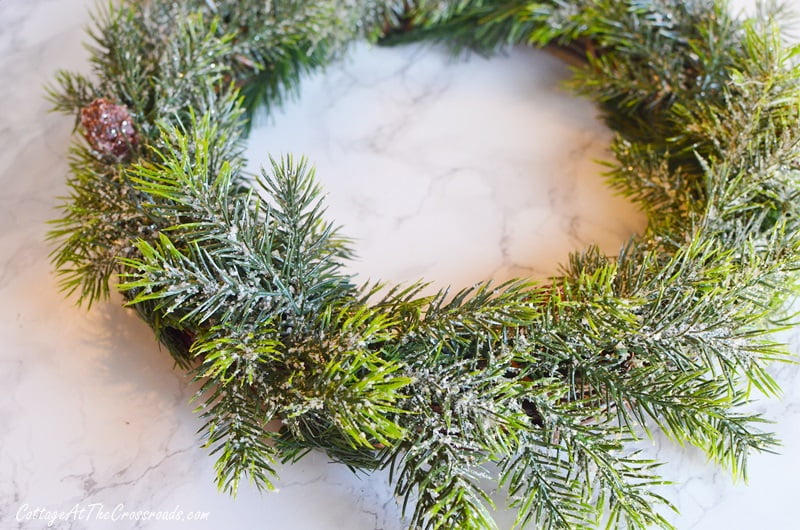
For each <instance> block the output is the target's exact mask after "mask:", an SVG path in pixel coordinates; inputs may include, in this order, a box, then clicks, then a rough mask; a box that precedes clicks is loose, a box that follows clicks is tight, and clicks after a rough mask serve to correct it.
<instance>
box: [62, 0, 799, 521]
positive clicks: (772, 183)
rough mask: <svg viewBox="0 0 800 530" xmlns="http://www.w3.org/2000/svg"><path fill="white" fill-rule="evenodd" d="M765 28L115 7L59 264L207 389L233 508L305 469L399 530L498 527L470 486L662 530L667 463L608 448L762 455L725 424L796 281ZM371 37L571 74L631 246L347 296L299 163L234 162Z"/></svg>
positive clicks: (353, 11)
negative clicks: (373, 475)
mask: <svg viewBox="0 0 800 530" xmlns="http://www.w3.org/2000/svg"><path fill="white" fill-rule="evenodd" d="M765 20H768V16H767V14H762V15H761V16H759V17H758V18H757V19H754V20H751V21H744V22H742V21H738V20H736V19H734V18H732V17H731V16H730V15H729V13H728V8H727V7H726V5H725V4H724V3H723V2H704V1H701V0H577V1H571V2H565V1H562V0H540V1H536V2H534V1H530V0H527V1H525V0H497V1H481V0H461V1H457V2H456V1H453V2H440V1H433V0H416V1H408V0H406V1H399V0H397V1H380V0H350V1H347V2H337V1H333V0H316V1H298V0H273V1H264V0H262V1H260V2H257V1H239V0H185V1H181V2H175V1H173V0H148V1H141V2H134V1H127V2H123V3H122V4H121V5H120V6H119V7H114V8H107V9H106V10H104V11H102V12H100V13H99V14H98V15H97V17H96V28H95V29H94V30H93V32H92V37H93V39H94V44H93V47H92V48H91V53H92V57H91V61H92V66H93V75H92V77H91V78H89V77H85V76H83V75H80V74H73V73H67V72H62V73H60V74H59V77H58V85H59V88H57V89H53V90H52V94H51V96H52V99H53V102H54V105H55V108H56V109H57V110H59V111H63V112H66V113H68V114H70V115H72V116H75V117H76V120H77V130H78V131H79V132H80V133H81V136H79V137H77V138H76V141H75V143H74V146H73V148H72V150H71V170H72V175H71V177H70V180H69V185H70V187H71V195H70V197H68V198H67V199H66V201H65V202H64V205H63V217H62V218H61V219H60V220H58V221H56V227H55V229H54V230H53V231H52V233H51V237H52V239H53V240H54V241H55V244H56V248H55V250H54V252H53V260H54V263H55V266H56V268H57V270H58V272H59V274H60V275H61V278H62V282H63V283H62V285H63V287H64V288H65V289H66V290H67V291H69V292H76V293H77V294H78V296H79V297H80V300H81V301H83V302H86V303H91V302H93V301H95V300H97V299H99V298H103V297H105V296H106V295H107V294H108V292H109V289H110V287H109V283H110V281H111V280H112V279H113V278H117V277H119V278H120V282H119V284H118V285H117V287H118V288H119V289H120V290H121V291H122V292H123V293H124V295H125V297H126V300H127V302H128V304H129V305H130V306H132V307H133V308H135V309H136V310H137V311H138V313H139V315H140V316H141V317H142V318H143V319H144V320H146V321H147V322H148V323H149V324H150V325H151V326H152V328H153V330H154V331H155V334H156V336H157V338H158V339H159V340H160V341H161V342H162V343H163V344H164V345H166V346H167V347H168V348H169V351H170V352H171V353H172V355H173V356H174V358H175V360H176V362H177V363H178V364H179V365H180V366H181V367H183V368H185V369H186V370H189V371H190V372H191V373H192V374H193V375H194V376H195V377H196V378H197V379H198V380H199V381H201V382H202V390H201V391H200V392H199V393H198V395H197V396H196V402H197V404H198V405H199V411H200V413H201V414H202V416H203V418H204V419H205V425H204V427H203V428H202V435H203V438H204V442H205V445H206V446H207V447H208V448H210V450H211V452H212V453H213V454H214V455H215V456H216V458H217V460H216V465H215V468H216V475H217V481H218V486H219V487H220V488H221V489H223V490H225V491H228V492H234V493H235V492H236V489H237V487H238V485H239V483H240V481H241V480H242V479H245V480H249V481H250V482H251V483H252V484H254V485H255V487H257V488H265V489H270V488H272V481H273V480H274V476H275V474H276V468H277V465H276V463H277V462H279V461H295V460H298V459H300V458H301V457H302V456H303V455H304V454H306V453H307V452H308V451H310V450H312V449H317V448H318V449H322V450H324V451H326V453H327V454H328V455H329V456H330V457H331V458H332V459H334V460H336V461H339V462H342V463H345V464H347V465H348V466H350V467H351V468H353V469H354V470H369V469H376V468H388V469H389V470H390V475H391V480H392V482H393V484H394V487H395V488H396V490H395V491H396V493H397V495H398V496H399V497H400V498H401V499H402V502H403V505H404V508H405V509H406V510H407V511H406V513H407V515H408V517H409V524H410V526H411V527H414V528H416V527H421V528H448V529H450V528H459V529H462V528H494V527H495V523H494V522H493V521H492V519H491V516H490V514H489V510H488V508H487V505H488V504H490V500H489V498H488V496H487V494H486V492H485V491H483V490H482V489H481V486H480V485H479V484H480V483H479V479H480V478H481V477H484V476H487V475H488V476H490V477H491V478H493V479H496V480H497V481H498V482H499V484H500V485H502V486H503V488H504V489H505V491H507V492H508V497H509V503H510V505H511V506H513V507H514V508H515V509H516V510H518V514H519V516H518V524H519V525H520V526H522V525H525V524H527V523H531V524H533V525H534V526H536V527H537V528H596V527H597V525H598V524H601V522H602V523H603V524H607V525H608V527H611V528H616V527H631V528H645V527H652V526H661V527H669V526H670V525H669V523H668V521H667V520H666V519H665V518H664V516H663V515H662V513H663V512H664V509H663V506H664V505H665V504H668V501H667V500H665V499H663V498H662V497H660V496H659V495H658V494H657V493H656V492H655V491H654V486H657V485H658V484H661V483H663V479H662V478H661V477H660V476H659V475H658V474H657V473H656V472H655V470H654V467H655V463H654V462H651V461H648V460H644V459H642V458H640V457H639V456H637V455H636V454H631V452H630V451H626V447H627V442H629V441H632V440H637V439H640V438H641V437H642V436H646V435H647V432H648V431H647V426H648V425H651V426H652V425H656V426H658V428H659V429H660V430H662V431H663V432H664V433H665V434H666V435H667V436H669V437H670V438H672V439H674V440H675V441H677V442H678V443H689V444H692V445H695V446H697V447H699V448H701V449H702V450H704V451H705V452H706V453H707V454H708V456H709V457H710V458H711V459H712V460H713V461H715V462H718V463H720V464H723V465H724V466H725V467H727V468H728V469H730V470H731V472H732V473H733V474H734V475H736V476H741V475H744V474H745V470H746V463H747V458H748V456H749V455H750V454H752V453H753V452H754V451H768V450H770V449H771V448H772V447H773V446H774V445H775V443H776V441H775V440H774V438H773V436H772V435H771V434H769V433H765V432H762V431H760V430H759V426H760V425H761V423H762V422H763V420H762V419H761V418H760V417H759V416H757V415H749V414H747V413H744V412H742V410H741V405H743V404H744V403H746V402H747V401H748V399H749V396H750V393H751V391H752V390H753V389H757V390H759V391H761V392H763V393H765V394H768V395H775V394H777V393H778V391H779V389H778V388H777V385H776V384H775V382H774V381H773V380H772V378H771V377H770V376H769V375H768V374H767V372H766V371H765V365H766V364H767V363H768V362H769V361H773V360H777V359H783V360H786V359H787V358H788V355H787V353H786V351H785V349H784V347H783V346H781V345H779V344H775V343H773V342H771V341H770V339H769V338H768V337H767V336H766V334H767V333H768V332H769V331H771V330H774V329H775V328H776V327H777V326H778V325H779V324H780V322H776V320H775V318H776V317H777V315H779V314H780V311H781V310H782V308H783V306H784V303H785V301H786V300H787V297H788V296H789V295H790V294H791V293H793V292H794V289H795V286H796V284H797V274H796V269H797V267H798V263H799V262H798V258H799V257H800V230H798V229H799V228H800V215H798V214H799V213H800V210H799V208H800V206H798V205H800V201H798V197H797V189H798V186H797V184H798V180H800V171H799V169H800V168H798V158H797V157H798V153H799V152H800V150H799V148H798V141H800V130H799V129H798V128H797V126H796V124H797V121H798V115H799V114H800V113H799V110H800V86H799V85H798V79H800V76H798V69H797V67H796V66H795V63H794V62H793V60H792V56H793V53H794V50H791V49H786V48H785V47H784V46H783V45H782V42H781V39H780V36H779V35H778V34H777V32H776V31H775V30H774V29H773V28H772V27H771V26H770V25H769V24H767V23H766V22H764V21H765ZM362 37H365V38H367V39H370V40H372V41H377V42H379V43H387V44H388V43H399V42H403V41H409V40H421V39H427V40H440V41H444V42H445V43H446V44H448V45H450V46H452V47H454V48H455V49H457V50H460V49H464V48H472V49H477V50H479V51H480V52H482V53H486V54H491V53H493V52H496V51H498V50H502V49H503V48H505V47H507V46H509V45H514V44H524V45H532V46H540V47H548V48H550V49H555V50H559V51H561V52H566V53H567V54H568V55H570V56H571V57H573V58H577V59H579V61H580V66H579V67H577V68H576V71H575V76H574V79H573V80H572V87H573V88H574V89H575V90H576V91H577V92H578V93H579V94H581V95H584V96H587V97H589V98H591V99H593V100H594V101H595V102H596V103H597V104H598V105H599V107H600V109H601V111H602V113H603V115H604V116H605V118H606V120H607V122H608V125H609V126H610V127H611V128H612V129H613V130H614V131H615V132H616V139H615V140H614V142H613V151H614V153H615V155H616V162H615V163H614V164H613V165H612V167H611V169H610V173H609V175H610V182H611V183H612V185H613V186H614V187H616V188H617V189H619V190H620V191H622V192H623V193H625V194H626V195H627V196H629V197H630V198H631V200H633V201H635V202H636V203H637V204H638V205H639V206H640V207H641V208H643V209H644V210H645V212H646V213H647V216H648V222H649V224H648V227H647V229H646V231H645V232H644V234H642V235H641V236H638V237H634V238H633V239H632V240H631V241H630V242H628V243H627V244H626V245H625V246H624V247H623V248H622V249H621V250H620V252H619V255H618V256H616V257H608V256H604V255H602V254H600V253H599V251H598V250H597V249H596V248H588V249H586V250H585V251H583V252H580V253H576V254H574V255H572V256H571V257H570V259H569V262H568V264H567V265H565V266H564V272H563V274H562V275H561V276H559V277H556V278H553V279H552V280H551V281H549V282H548V283H535V282H530V281H526V280H519V281H513V282H510V283H505V284H502V285H492V284H489V283H482V284H479V285H476V286H474V287H471V288H468V289H465V290H463V291H460V292H458V293H456V294H454V295H453V294H450V295H448V294H447V293H446V292H440V293H438V294H436V295H433V296H422V294H421V293H420V289H421V286H420V284H414V285H410V286H405V287H384V286H379V285H357V284H356V283H355V279H354V278H353V277H351V276H348V275H347V274H345V273H344V272H343V264H344V263H345V262H346V261H347V260H348V259H349V258H350V256H351V249H350V247H349V246H348V243H347V241H346V240H344V239H342V238H340V237H339V235H338V234H337V232H336V231H335V230H334V229H333V228H332V225H331V224H329V223H328V222H327V221H326V220H325V219H324V210H323V208H322V206H321V205H320V202H319V198H318V197H319V194H320V190H319V188H318V187H317V185H316V184H315V183H314V178H313V170H312V169H311V168H310V167H309V165H308V164H307V163H306V161H305V160H298V159H294V158H292V157H285V158H282V159H279V160H271V161H270V163H269V166H268V168H267V169H265V170H264V171H263V172H262V174H261V176H260V177H258V178H256V179H255V181H253V180H252V179H249V178H248V177H247V175H245V174H244V173H243V171H242V167H243V164H244V160H243V155H242V147H243V141H244V138H245V135H246V133H247V127H248V123H249V121H248V118H249V116H251V115H252V112H253V111H254V110H255V109H256V108H258V107H262V106H266V107H267V108H268V109H269V108H272V107H274V106H275V105H277V104H279V103H280V101H281V99H282V98H283V97H284V96H285V95H286V94H287V93H289V92H290V91H292V90H293V89H294V88H295V87H296V86H297V85H298V83H299V80H300V78H301V76H302V75H303V74H304V73H305V72H307V71H309V70H312V69H314V68H317V67H321V66H324V65H325V64H327V63H329V62H330V61H332V60H334V59H335V58H336V57H338V56H340V55H341V54H342V53H343V52H344V51H345V50H346V48H347V45H348V43H350V42H352V41H353V40H355V39H358V38H362ZM531 244H535V242H532V243H531ZM271 419H280V420H281V421H282V427H281V428H280V430H279V431H278V432H274V431H271V430H269V429H267V428H266V425H267V423H268V422H269V421H270V420H271Z"/></svg>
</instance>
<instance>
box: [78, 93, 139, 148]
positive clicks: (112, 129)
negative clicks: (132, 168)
mask: <svg viewBox="0 0 800 530" xmlns="http://www.w3.org/2000/svg"><path fill="white" fill-rule="evenodd" d="M81 125H82V126H83V135H84V137H85V138H86V141H87V142H89V145H91V146H92V148H93V149H94V150H95V151H97V152H99V153H101V154H103V155H106V156H109V157H112V158H113V159H115V160H116V161H117V162H121V161H123V160H125V159H127V158H128V157H129V156H130V155H131V153H132V152H133V151H134V150H135V149H136V146H137V145H138V144H139V135H138V134H137V133H136V128H135V127H134V125H133V120H132V119H131V115H130V113H128V109H127V107H125V106H124V105H117V104H115V103H112V102H110V101H108V100H107V99H105V98H97V99H95V100H94V101H92V102H91V103H90V104H89V105H88V106H86V107H84V108H83V109H81Z"/></svg>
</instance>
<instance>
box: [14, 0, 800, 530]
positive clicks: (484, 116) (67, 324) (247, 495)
mask: <svg viewBox="0 0 800 530" xmlns="http://www.w3.org/2000/svg"><path fill="white" fill-rule="evenodd" d="M744 3H745V2H742V4H744ZM790 3H792V4H794V5H795V6H796V7H797V8H798V10H800V0H794V1H792V2H790ZM93 4H94V2H93V1H92V0H0V79H2V81H3V82H2V85H0V146H2V147H1V148H0V213H2V217H0V219H2V221H0V392H1V394H0V424H2V426H3V427H2V434H1V435H0V528H3V529H5V528H24V529H28V528H45V527H47V525H48V521H47V520H46V519H38V520H36V519H35V518H36V517H47V515H48V514H49V515H53V514H55V513H57V512H71V511H73V510H77V511H75V512H74V513H75V514H76V515H77V514H79V513H80V514H82V515H83V518H82V519H80V520H74V518H73V519H72V520H69V521H55V524H54V527H56V528H119V529H123V528H148V529H150V528H181V527H186V528H198V529H199V528H270V529H271V528H275V529H287V530H288V529H292V530H295V529H296V530H328V529H331V530H333V529H346V530H368V529H375V530H377V529H384V530H395V529H396V530H399V529H402V528H404V526H403V522H402V519H401V516H400V512H399V509H398V508H397V507H396V505H395V501H394V499H393V497H392V494H391V488H390V486H389V485H388V484H387V480H386V476H385V475H384V474H381V473H378V474H374V475H369V476H355V475H353V474H351V473H350V471H348V470H347V469H346V468H345V467H343V466H340V465H333V464H329V463H327V461H326V458H325V456H324V455H321V454H314V455H311V456H310V457H308V458H306V459H305V460H303V461H302V462H301V463H300V464H297V465H293V466H283V467H282V468H281V469H280V475H281V479H280V481H279V482H278V486H279V488H280V492H279V493H272V494H264V495H260V494H258V493H257V492H256V491H255V490H253V489H251V488H248V487H244V488H243V489H242V491H241V492H240V494H239V496H238V497H237V498H236V499H235V500H234V499H232V498H230V497H227V496H225V495H223V494H220V493H218V492H217V490H216V488H215V486H214V484H213V480H212V478H213V459H212V458H210V457H208V455H207V453H206V451H205V450H204V449H202V448H200V447H199V443H198V437H197V435H196V431H197V429H198V428H199V427H200V420H199V419H198V418H197V417H196V416H195V415H193V414H192V412H191V409H192V407H191V405H189V404H188V400H189V397H190V395H191V393H192V390H191V388H190V385H189V381H188V380H187V378H186V377H185V376H184V374H182V373H181V372H180V371H178V370H175V369H173V367H172V363H171V361H170V358H169V356H168V355H167V354H166V352H164V351H161V350H159V348H158V346H157V345H156V343H155V342H154V340H153V338H152V336H151V333H150V331H149V329H148V328H147V327H146V326H145V325H144V324H142V323H141V322H140V321H139V320H138V319H137V318H136V317H135V316H134V315H133V314H132V313H131V312H130V311H127V310H125V309H123V308H121V307H120V303H119V299H118V298H117V299H113V300H112V301H110V302H108V303H101V304H97V305H96V306H94V307H93V308H92V309H91V310H90V311H86V310H85V309H79V308H77V307H75V306H74V301H73V300H65V299H64V298H63V296H61V295H60V294H59V292H58V290H57V287H56V280H55V278H54V275H53V274H52V269H51V266H50V264H49V261H48V252H49V251H50V248H49V247H48V245H47V244H46V243H45V242H44V235H45V233H46V231H47V226H46V225H45V223H46V221H47V220H49V219H52V218H54V217H55V216H56V215H57V213H56V212H55V211H54V208H55V206H56V205H57V204H58V203H59V201H58V199H57V197H58V196H59V195H63V194H65V193H66V191H67V190H66V186H65V174H66V171H67V164H66V152H67V146H68V142H69V135H70V131H71V129H72V127H73V125H74V124H73V122H72V120H70V119H69V118H66V117H63V116H60V115H54V114H49V113H48V112H47V110H48V103H47V102H46V101H45V99H44V90H43V88H42V87H43V85H44V84H45V83H48V82H50V81H51V80H52V79H53V77H54V73H55V71H56V69H58V68H65V69H73V70H82V71H86V70H87V64H86V61H87V53H86V52H85V50H84V49H83V48H82V46H81V42H83V41H84V40H85V37H84V33H83V31H82V29H83V28H84V27H85V26H86V25H87V24H88V22H89V14H88V9H89V7H90V5H93ZM566 75H567V69H566V68H565V67H564V66H563V65H562V64H560V63H559V62H558V61H557V60H555V59H554V58H552V57H550V56H548V55H546V54H544V53H541V52H537V51H533V50H515V51H512V52H510V53H508V54H507V55H506V56H503V57H497V58H494V59H492V60H485V59H482V58H478V57H471V58H469V59H468V60H458V61H454V60H452V59H450V58H448V56H447V55H446V54H445V53H444V52H443V51H442V50H440V49H437V48H430V47H427V48H420V47H403V48H398V49H379V48H369V47H367V46H366V45H362V46H358V47H357V48H356V49H355V50H354V51H353V53H352V54H351V55H350V57H349V59H348V60H347V61H345V62H343V63H341V64H338V65H336V66H334V67H332V68H330V69H329V70H328V71H327V72H326V73H325V74H320V75H316V76H313V77H312V78H309V79H307V80H306V81H305V83H304V85H303V94H302V98H300V99H298V100H297V101H295V102H292V103H290V104H288V105H287V106H286V108H285V109H284V110H283V111H282V112H280V113H279V114H277V115H275V116H274V117H273V119H272V120H270V121H269V122H267V123H264V124H263V126H261V127H258V128H257V129H256V130H255V131H254V133H253V135H252V138H251V141H250V144H249V158H250V159H251V161H252V164H253V166H252V167H253V168H256V167H257V166H258V165H259V163H263V162H266V159H267V153H272V154H276V155H277V154H281V153H284V152H293V153H296V154H306V155H308V156H309V157H310V158H311V160H312V161H313V162H314V163H315V164H316V165H317V167H318V175H319V178H320V180H321V182H322V184H323V185H324V186H325V188H326V190H327V191H328V201H329V205H330V209H329V211H330V213H331V215H332V216H333V217H334V218H335V219H336V220H337V221H338V222H339V223H340V224H342V225H343V227H344V232H345V233H346V234H348V235H350V236H352V237H353V238H355V240H356V247H357V249H358V252H359V256H360V258H359V260H358V261H357V262H356V263H355V265H354V271H355V272H357V273H359V275H360V277H361V278H363V279H366V278H371V279H378V278H381V279H384V280H388V281H390V282H396V281H407V280H415V279H418V278H420V277H424V278H426V279H428V280H431V281H433V282H434V284H435V285H437V286H444V285H447V284H453V285H455V286H466V285H468V284H471V283H473V282H475V281H479V280H482V279H486V278H490V277H491V278H496V279H498V280H503V279H507V278H510V277H513V276H533V277H539V278H541V277H544V276H546V275H548V274H551V273H553V272H555V271H556V270H557V267H558V263H559V262H560V261H562V260H564V258H565V257H566V254H567V252H568V251H570V250H573V249H580V248H582V247H584V246H585V245H587V244H588V243H591V242H595V243H598V244H599V245H600V246H601V248H602V249H603V250H605V251H607V252H609V253H615V251H616V250H617V249H618V247H619V245H620V243H622V242H623V241H624V240H625V239H626V238H627V237H628V236H629V235H630V234H632V233H634V232H636V231H637V230H640V229H641V228H642V227H643V225H644V217H643V216H642V215H641V214H640V213H639V212H637V211H636V210H635V209H634V208H633V207H632V206H631V205H629V204H627V203H626V202H625V201H624V200H622V199H620V198H619V197H615V196H614V195H613V193H612V192H611V191H610V190H608V189H607V188H606V187H605V186H604V183H603V180H602V178H601V173H602V168H601V167H600V166H599V165H598V164H597V163H596V162H595V160H597V159H608V158H609V153H608V151H607V145H608V142H609V138H610V134H609V132H608V131H607V130H606V129H605V128H604V127H603V126H602V125H600V124H599V123H598V122H597V121H596V119H595V114H596V113H595V110H594V109H593V107H592V106H591V105H590V104H589V103H587V102H585V101H581V100H578V99H576V98H574V97H573V96H571V95H569V94H567V93H565V92H563V91H561V90H560V88H559V83H560V81H561V80H562V79H564V78H565V77H566ZM783 337H784V338H785V339H786V340H787V341H789V342H790V344H791V345H792V349H793V351H795V352H800V328H798V329H794V330H792V331H790V332H788V333H785V334H784V336H783ZM775 373H776V374H777V378H778V380H779V381H780V383H781V384H782V385H783V387H784V390H785V397H784V398H783V399H781V400H762V401H758V402H757V403H756V404H755V408H756V409H757V410H758V411H760V412H763V414H764V415H765V416H766V417H767V418H769V419H772V420H774V421H775V422H776V424H775V425H774V430H775V431H776V432H777V433H778V435H779V436H780V438H781V439H782V440H783V443H784V446H783V449H782V453H783V454H782V455H780V456H775V455H756V456H755V457H753V459H752V461H751V466H750V482H749V484H748V485H744V484H734V483H733V482H732V480H731V478H730V477H729V475H728V474H726V472H724V471H723V470H720V469H718V468H716V467H715V466H713V465H711V464H709V463H707V462H705V459H704V458H703V457H702V455H700V454H699V452H698V451H695V450H691V449H687V448H678V447H674V446H673V445H672V444H670V443H668V442H666V441H664V440H663V439H661V438H660V437H658V436H656V438H655V440H654V441H653V443H647V444H645V445H646V447H645V450H646V452H647V453H648V454H650V455H652V456H653V457H654V458H656V459H661V460H664V461H666V462H668V463H667V464H666V465H665V466H664V467H663V469H662V471H663V474H664V475H665V476H666V477H667V478H669V479H671V480H674V481H675V482H676V484H675V485H674V486H672V487H669V488H665V489H664V491H663V493H664V494H665V495H666V496H667V497H668V498H670V499H672V500H673V501H674V502H675V504H676V505H677V507H678V509H679V510H680V512H681V513H680V514H672V515H670V516H669V518H670V520H671V521H672V522H673V523H674V524H675V525H676V526H677V527H678V528H680V529H699V530H716V529H723V528H724V529H744V528H765V529H770V530H780V529H793V528H799V527H800V517H798V511H797V510H798V508H797V505H796V504H795V502H796V499H797V496H798V493H797V491H798V486H797V481H798V479H797V477H800V423H799V422H798V418H799V417H800V414H799V412H800V381H798V373H799V372H798V369H797V367H794V366H783V367H777V368H776V369H775ZM175 509H178V510H180V511H182V512H183V514H184V515H185V516H188V515H197V516H199V517H201V518H203V519H205V520H203V521H191V522H186V521H184V522H175V521H162V522H152V521H151V522H147V523H142V522H139V523H136V522H131V521H116V522H113V521H110V520H103V517H105V516H107V517H112V516H113V514H116V515H117V517H119V516H120V515H121V514H129V515H130V514H131V513H133V512H135V511H138V510H163V511H171V510H175ZM80 510H83V512H80ZM498 517H499V518H500V520H501V525H505V526H503V528H510V520H511V518H510V517H509V515H508V514H505V515H503V514H501V515H499V516H498Z"/></svg>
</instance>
